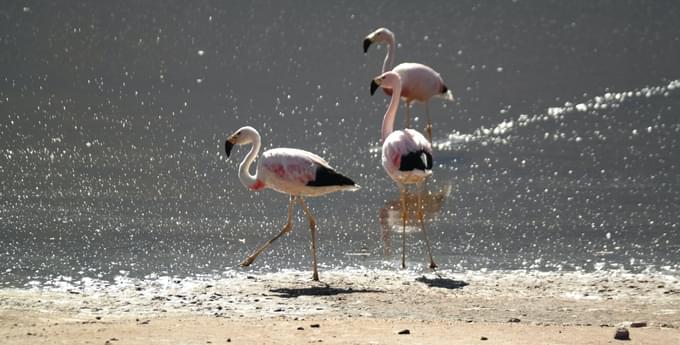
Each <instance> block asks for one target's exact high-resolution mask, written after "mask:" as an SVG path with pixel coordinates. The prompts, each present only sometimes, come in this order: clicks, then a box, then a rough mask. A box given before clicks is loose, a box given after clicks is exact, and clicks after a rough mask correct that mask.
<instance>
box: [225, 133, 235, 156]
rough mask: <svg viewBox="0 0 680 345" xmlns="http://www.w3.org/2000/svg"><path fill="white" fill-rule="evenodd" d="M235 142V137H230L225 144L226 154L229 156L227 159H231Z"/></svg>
mask: <svg viewBox="0 0 680 345" xmlns="http://www.w3.org/2000/svg"><path fill="white" fill-rule="evenodd" d="M234 141H235V140H234V139H233V137H230V138H228V139H227V141H225V142H224V152H225V153H226V154H227V158H229V155H230V154H231V149H232V148H233V147H234Z"/></svg>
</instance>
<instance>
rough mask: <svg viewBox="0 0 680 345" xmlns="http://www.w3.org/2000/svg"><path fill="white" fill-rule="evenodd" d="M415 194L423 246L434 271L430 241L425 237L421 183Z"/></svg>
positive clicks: (435, 265)
mask: <svg viewBox="0 0 680 345" xmlns="http://www.w3.org/2000/svg"><path fill="white" fill-rule="evenodd" d="M416 194H417V195H418V206H417V207H418V221H419V222H420V228H421V229H422V230H423V235H424V236H425V244H426V245H427V255H428V256H429V258H430V268H431V269H433V270H434V269H435V268H437V264H435V263H434V259H433V258H432V249H431V248H430V239H429V238H428V237H427V231H426V230H425V208H424V205H423V193H422V183H418V184H417V192H416Z"/></svg>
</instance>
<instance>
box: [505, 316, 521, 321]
mask: <svg viewBox="0 0 680 345" xmlns="http://www.w3.org/2000/svg"><path fill="white" fill-rule="evenodd" d="M520 321H522V320H520V319H518V318H516V317H513V318H510V320H508V322H520Z"/></svg>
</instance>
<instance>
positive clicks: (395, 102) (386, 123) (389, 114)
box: [382, 84, 401, 142]
mask: <svg viewBox="0 0 680 345" xmlns="http://www.w3.org/2000/svg"><path fill="white" fill-rule="evenodd" d="M400 94H401V85H400V84H398V85H395V86H394V87H393V88H392V98H391V99H390V105H389V107H387V111H386V112H385V116H384V117H383V122H382V141H383V142H385V139H387V136H388V135H390V133H392V132H393V131H394V119H395V117H397V109H399V95H400Z"/></svg>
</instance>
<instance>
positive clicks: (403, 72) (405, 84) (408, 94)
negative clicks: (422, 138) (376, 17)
mask: <svg viewBox="0 0 680 345" xmlns="http://www.w3.org/2000/svg"><path fill="white" fill-rule="evenodd" d="M374 42H377V43H386V44H387V55H385V61H384V62H383V67H382V73H385V72H387V71H389V70H392V71H393V72H396V73H397V74H399V76H400V77H401V86H402V87H401V97H402V98H404V101H405V102H406V122H405V126H404V127H405V128H409V127H410V126H409V118H410V113H411V103H412V102H413V101H419V102H422V103H424V104H425V113H426V114H427V127H426V128H425V129H426V131H427V137H428V140H429V142H430V143H431V142H432V122H431V121H430V110H429V107H428V102H429V101H430V98H432V97H433V96H441V97H443V98H444V99H447V100H449V101H453V94H452V93H451V91H450V90H449V89H448V88H447V87H446V85H444V79H442V77H441V75H439V73H437V71H435V70H434V69H432V68H431V67H429V66H426V65H423V64H419V63H414V62H405V63H401V64H399V65H397V66H396V67H394V68H392V65H394V52H395V46H396V45H395V40H394V33H392V31H390V30H389V29H387V28H379V29H377V30H375V31H373V32H371V33H370V34H369V35H368V36H366V38H365V39H364V53H366V52H368V47H370V46H371V44H372V43H374ZM383 89H384V91H385V93H387V94H388V95H391V94H392V92H393V90H390V89H389V88H383Z"/></svg>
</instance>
